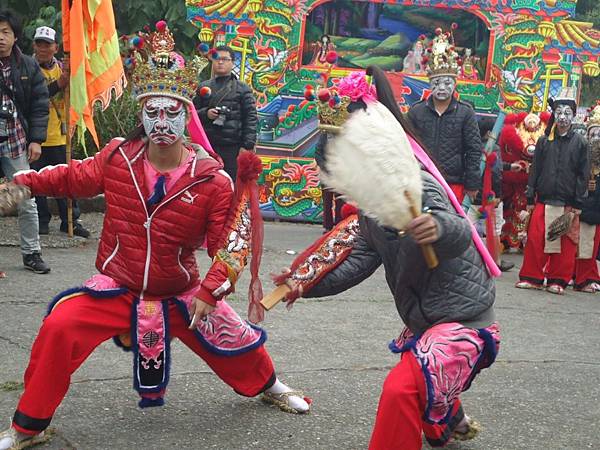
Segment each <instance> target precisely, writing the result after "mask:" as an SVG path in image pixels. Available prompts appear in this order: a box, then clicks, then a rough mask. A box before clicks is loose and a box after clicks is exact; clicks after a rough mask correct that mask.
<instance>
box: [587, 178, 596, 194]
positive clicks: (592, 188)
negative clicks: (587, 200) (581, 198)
mask: <svg viewBox="0 0 600 450" xmlns="http://www.w3.org/2000/svg"><path fill="white" fill-rule="evenodd" d="M595 190H596V180H590V181H588V191H595Z"/></svg>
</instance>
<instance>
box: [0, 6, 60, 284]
mask: <svg viewBox="0 0 600 450" xmlns="http://www.w3.org/2000/svg"><path fill="white" fill-rule="evenodd" d="M20 34H21V23H20V21H19V20H18V19H17V17H16V16H15V15H14V14H13V13H12V12H11V11H8V10H4V11H0V165H1V167H2V171H3V172H4V174H5V175H6V177H7V178H8V179H9V180H12V178H13V176H14V174H15V173H16V172H18V171H20V170H27V169H29V163H32V162H34V161H36V160H38V159H39V157H40V155H41V153H42V147H41V144H42V142H44V141H45V140H46V132H47V126H48V88H47V87H46V79H45V78H44V75H42V72H41V70H40V66H39V65H38V63H37V62H36V61H35V60H34V59H33V58H31V57H29V56H27V55H24V54H23V53H22V52H21V50H20V49H19V47H18V45H17V40H18V39H19V37H20ZM19 227H20V232H21V253H22V254H23V264H24V265H25V268H26V269H29V270H31V271H33V272H35V273H48V272H50V267H48V265H47V264H46V263H45V262H44V260H43V259H42V256H41V247H40V237H39V228H38V227H39V225H38V212H37V208H36V205H35V201H34V200H33V199H30V200H27V201H26V202H23V203H22V204H21V206H20V207H19Z"/></svg>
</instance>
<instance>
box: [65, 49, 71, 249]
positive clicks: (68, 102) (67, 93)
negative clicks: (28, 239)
mask: <svg viewBox="0 0 600 450" xmlns="http://www.w3.org/2000/svg"><path fill="white" fill-rule="evenodd" d="M64 59H66V60H67V68H68V69H69V78H71V76H70V73H71V58H70V57H69V54H68V53H66V52H65V58H64ZM63 67H64V65H63ZM65 110H66V111H65V117H66V120H67V142H66V159H67V165H68V166H70V165H71V153H72V152H71V145H72V140H71V126H70V125H71V123H70V122H71V120H70V118H71V116H70V112H71V82H70V80H69V83H68V84H67V86H66V87H65ZM67 234H68V236H69V237H70V238H72V237H73V200H72V199H71V198H70V197H69V198H67Z"/></svg>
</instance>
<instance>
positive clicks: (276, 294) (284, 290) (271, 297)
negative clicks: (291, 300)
mask: <svg viewBox="0 0 600 450" xmlns="http://www.w3.org/2000/svg"><path fill="white" fill-rule="evenodd" d="M289 292H291V289H290V288H289V286H288V285H287V284H280V285H279V286H277V287H276V288H275V289H274V290H272V291H271V292H269V293H268V294H267V295H265V296H264V297H263V299H262V300H261V301H260V304H261V305H262V307H263V308H265V309H266V310H267V311H270V310H271V309H273V308H274V307H275V305H277V303H279V302H280V301H281V300H283V299H284V298H285V296H286V295H287V294H288V293H289Z"/></svg>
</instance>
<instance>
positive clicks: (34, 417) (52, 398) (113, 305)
mask: <svg viewBox="0 0 600 450" xmlns="http://www.w3.org/2000/svg"><path fill="white" fill-rule="evenodd" d="M133 301H134V296H133V295H132V294H130V293H127V294H123V295H120V296H117V297H113V298H103V299H97V298H93V297H91V296H89V295H87V294H85V295H81V296H78V297H75V298H72V299H69V300H66V301H64V302H63V303H61V304H59V305H58V306H56V308H55V309H54V310H53V311H52V313H51V314H50V315H49V316H48V317H46V319H45V320H44V323H43V324H42V327H41V329H40V332H39V334H38V336H37V338H36V340H35V342H34V344H33V348H32V349H31V359H30V361H29V366H28V367H27V370H26V371H25V391H24V392H23V395H22V396H21V399H20V401H19V404H18V406H17V411H16V413H15V417H14V419H13V426H14V427H15V428H16V429H17V430H18V431H20V432H22V433H27V434H36V433H39V432H40V431H42V430H44V429H45V428H46V427H47V426H48V425H49V424H50V420H51V419H52V416H53V415H54V411H55V410H56V408H57V407H58V405H59V404H60V402H61V401H62V399H63V398H64V396H65V395H66V393H67V390H68V388H69V384H70V381H71V374H73V372H75V371H76V370H77V368H78V367H79V366H80V365H81V364H82V363H83V362H84V361H85V359H86V358H87V357H88V356H89V355H90V354H91V353H92V351H93V350H94V349H95V348H96V347H97V346H98V345H100V344H101V343H102V342H104V341H106V340H107V339H110V338H112V337H113V336H115V335H119V334H123V333H128V332H129V331H130V327H131V311H132V304H133ZM169 321H170V324H169V325H170V329H171V337H173V338H175V337H176V338H179V339H180V340H181V341H182V342H183V343H184V344H185V345H187V346H188V347H189V348H190V349H191V350H192V351H193V352H194V353H196V354H197V355H198V356H200V357H201V358H202V359H203V360H204V361H205V362H206V363H207V364H208V365H209V366H210V368H211V369H212V370H213V371H214V372H215V373H216V374H217V375H218V376H219V377H220V378H221V379H222V380H223V381H224V382H225V383H227V384H228V385H229V386H231V387H232V388H233V389H234V390H235V391H236V392H237V393H239V394H241V395H245V396H248V397H253V396H255V395H258V394H259V393H260V392H262V391H263V390H264V389H265V388H268V387H269V383H270V384H272V382H273V381H274V380H275V378H274V368H273V362H272V361H271V357H270V356H269V354H268V353H267V351H266V350H265V348H264V347H263V346H260V347H258V348H256V349H254V350H251V351H249V352H247V353H243V354H240V355H236V356H219V355H215V354H213V353H210V352H208V350H206V349H205V348H204V347H203V346H202V345H201V344H200V342H199V341H198V339H197V338H196V337H195V336H194V334H193V332H192V331H191V330H189V329H188V325H189V324H188V323H186V322H185V321H184V318H183V316H182V314H181V313H180V312H179V310H178V309H177V307H176V305H175V304H171V305H170V307H169Z"/></svg>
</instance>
